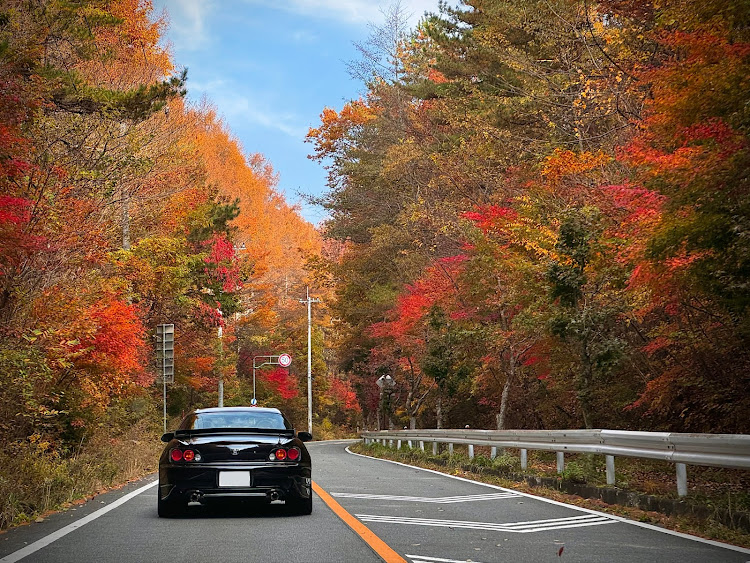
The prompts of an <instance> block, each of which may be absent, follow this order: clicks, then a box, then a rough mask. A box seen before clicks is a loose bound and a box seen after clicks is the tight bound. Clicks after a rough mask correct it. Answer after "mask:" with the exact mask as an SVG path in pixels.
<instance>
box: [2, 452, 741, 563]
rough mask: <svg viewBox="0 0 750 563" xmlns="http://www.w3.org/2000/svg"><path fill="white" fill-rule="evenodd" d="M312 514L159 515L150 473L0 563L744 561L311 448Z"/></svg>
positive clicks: (642, 530)
mask: <svg viewBox="0 0 750 563" xmlns="http://www.w3.org/2000/svg"><path fill="white" fill-rule="evenodd" d="M308 447H309V449H310V452H311V454H312V457H313V480H314V481H315V483H316V490H317V494H316V496H315V498H314V502H313V504H314V508H313V514H312V515H310V516H288V515H286V514H285V512H284V510H283V506H249V507H248V506H244V505H239V506H220V507H198V506H196V507H190V509H189V511H188V513H187V514H186V515H185V517H181V518H175V519H160V518H158V517H157V515H156V487H155V480H154V477H150V478H148V479H145V480H142V481H139V482H137V483H132V484H130V485H128V486H127V487H125V488H123V489H121V490H118V491H113V492H110V493H107V494H104V495H99V496H97V497H96V498H95V499H93V500H92V501H89V502H88V503H86V504H85V505H82V506H79V507H76V509H71V510H68V511H65V512H61V513H58V514H54V515H52V516H50V517H48V518H46V519H45V520H44V522H41V523H34V524H31V525H29V526H22V527H19V528H16V529H14V530H10V531H9V532H7V533H5V534H2V535H0V561H1V562H3V563H9V562H14V561H23V562H24V563H26V562H28V563H31V562H33V563H67V562H70V563H74V562H75V563H78V562H88V561H91V562H94V561H96V562H109V561H113V562H117V563H131V562H132V563H136V562H137V563H141V562H147V561H159V562H160V563H171V562H175V563H178V562H179V563H184V562H185V561H187V560H192V561H210V562H212V563H224V562H226V563H235V562H240V561H242V562H264V563H266V562H274V561H279V562H281V561H283V562H288V561H300V562H312V563H318V562H319V563H328V562H347V563H370V562H378V561H384V560H385V561H388V562H389V563H402V562H408V563H453V562H469V561H471V562H478V563H494V562H502V561H509V562H517V561H521V562H541V561H558V562H559V561H569V562H584V561H590V562H610V561H612V562H614V561H617V562H620V561H621V562H633V563H636V562H637V563H644V562H651V561H653V562H657V561H658V562H660V563H668V562H675V563H692V562H695V563H705V562H714V561H727V562H738V563H746V562H750V550H746V549H744V550H743V549H740V548H731V547H730V546H724V545H721V544H717V543H715V542H713V543H712V542H707V541H705V540H698V539H697V538H690V537H685V536H682V535H680V534H675V533H673V532H666V531H663V530H660V529H656V528H654V527H652V526H648V525H644V524H640V523H631V522H628V521H624V520H622V519H619V518H617V517H613V516H609V515H605V514H601V513H597V512H593V511H589V510H584V509H581V508H577V507H573V506H568V505H564V504H561V503H557V502H554V501H549V500H545V499H540V498H537V497H532V496H530V495H525V494H522V493H518V492H515V491H511V490H508V489H502V488H499V487H494V486H490V485H484V484H481V483H476V482H472V481H467V480H463V479H459V478H455V477H450V476H445V475H442V474H439V473H435V472H431V471H428V470H423V469H418V468H414V467H409V466H405V465H401V464H397V463H394V462H388V461H385V460H376V459H371V458H367V457H363V456H358V455H354V454H350V453H348V452H347V451H346V449H345V448H346V443H343V442H314V443H312V444H308Z"/></svg>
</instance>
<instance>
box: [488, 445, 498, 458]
mask: <svg viewBox="0 0 750 563" xmlns="http://www.w3.org/2000/svg"><path fill="white" fill-rule="evenodd" d="M496 457H497V448H496V447H495V446H492V449H491V450H490V459H495V458H496Z"/></svg>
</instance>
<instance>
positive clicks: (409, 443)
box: [406, 440, 412, 449]
mask: <svg viewBox="0 0 750 563" xmlns="http://www.w3.org/2000/svg"><path fill="white" fill-rule="evenodd" d="M406 443H407V444H408V446H409V449H411V448H412V445H411V440H408V441H407V442H406Z"/></svg>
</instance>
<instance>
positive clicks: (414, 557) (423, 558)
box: [406, 554, 479, 563]
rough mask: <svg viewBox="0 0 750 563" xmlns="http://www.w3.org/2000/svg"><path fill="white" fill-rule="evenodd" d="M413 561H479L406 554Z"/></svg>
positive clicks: (416, 562) (446, 562)
mask: <svg viewBox="0 0 750 563" xmlns="http://www.w3.org/2000/svg"><path fill="white" fill-rule="evenodd" d="M406 556H407V557H408V558H409V559H411V560H412V563H479V561H474V560H473V559H472V560H466V559H463V560H458V559H443V558H442V557H427V556H426V555H409V554H407V555H406Z"/></svg>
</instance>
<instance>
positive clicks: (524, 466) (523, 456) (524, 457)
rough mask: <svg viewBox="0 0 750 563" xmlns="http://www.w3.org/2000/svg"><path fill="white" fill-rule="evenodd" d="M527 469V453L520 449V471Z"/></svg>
mask: <svg viewBox="0 0 750 563" xmlns="http://www.w3.org/2000/svg"><path fill="white" fill-rule="evenodd" d="M528 467H529V452H528V450H525V449H521V469H523V470H526V469H527V468H528Z"/></svg>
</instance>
